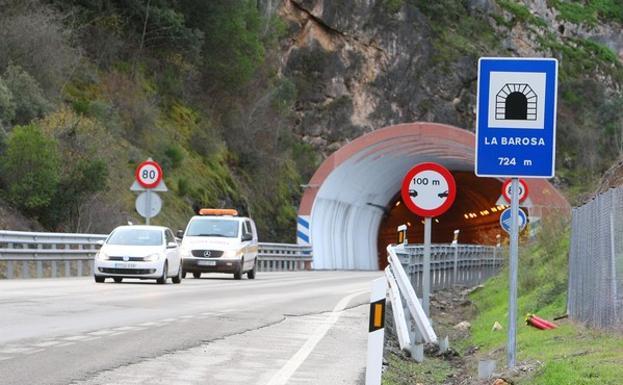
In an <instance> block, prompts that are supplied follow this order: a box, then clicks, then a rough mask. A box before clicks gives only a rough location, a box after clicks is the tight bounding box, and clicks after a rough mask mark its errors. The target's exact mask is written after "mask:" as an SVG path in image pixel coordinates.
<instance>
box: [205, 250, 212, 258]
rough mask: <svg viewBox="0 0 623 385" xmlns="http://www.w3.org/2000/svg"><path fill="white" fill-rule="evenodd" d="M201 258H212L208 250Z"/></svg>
mask: <svg viewBox="0 0 623 385" xmlns="http://www.w3.org/2000/svg"><path fill="white" fill-rule="evenodd" d="M203 256H204V257H206V258H210V257H211V256H212V252H211V251H210V250H206V251H204V252H203Z"/></svg>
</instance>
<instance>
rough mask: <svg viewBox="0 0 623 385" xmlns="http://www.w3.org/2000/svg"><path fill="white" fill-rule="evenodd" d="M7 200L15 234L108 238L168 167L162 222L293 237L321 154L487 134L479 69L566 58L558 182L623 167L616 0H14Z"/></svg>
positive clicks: (4, 25)
mask: <svg viewBox="0 0 623 385" xmlns="http://www.w3.org/2000/svg"><path fill="white" fill-rule="evenodd" d="M0 9H1V12H0V128H2V130H0V133H1V135H0V136H1V137H0V144H1V145H0V199H1V200H2V202H0V203H1V205H0V206H2V208H3V210H4V211H7V212H11V211H12V212H13V214H12V215H9V217H11V218H13V219H6V220H4V222H3V226H4V227H6V228H11V229H26V228H35V229H44V230H52V231H79V232H107V231H109V230H110V229H111V228H112V227H114V226H116V225H118V224H121V223H125V222H127V221H128V220H129V221H133V222H138V221H140V220H141V218H139V217H138V216H137V214H136V213H135V212H134V198H135V196H134V194H133V193H131V192H130V191H129V186H130V185H131V183H132V181H133V171H134V169H135V167H136V165H137V164H138V163H139V162H141V161H142V160H144V159H146V158H148V157H152V158H154V159H155V160H157V161H158V162H160V163H161V164H162V165H163V167H164V172H165V181H166V183H167V185H168V187H169V189H170V192H168V193H167V194H166V195H165V196H164V201H165V203H164V207H163V212H162V213H161V214H160V215H159V216H158V217H157V218H156V219H155V222H156V223H162V224H166V225H169V226H171V227H173V228H177V227H181V226H184V224H185V223H186V221H187V219H188V217H189V216H190V215H192V214H193V210H194V209H196V208H197V207H203V206H210V207H235V208H237V209H239V210H240V211H241V212H243V213H244V214H249V215H252V216H253V217H254V218H256V220H257V222H258V226H259V231H260V236H261V238H262V239H263V240H267V241H268V240H270V241H293V238H294V230H293V229H294V228H295V217H296V208H297V206H298V202H299V199H300V196H301V193H302V190H301V185H302V184H305V183H306V182H307V181H308V180H309V178H310V177H311V175H312V174H313V172H314V170H315V169H316V167H317V166H318V164H319V162H320V161H321V160H322V158H323V157H326V156H327V155H328V154H330V153H331V152H333V151H335V150H336V149H338V148H339V147H340V146H342V145H343V144H344V143H347V142H348V141H350V140H353V139H354V138H356V137H358V136H360V135H362V134H364V133H366V132H369V131H371V130H374V129H377V128H380V127H383V126H387V125H390V124H396V123H402V122H410V121H418V120H423V121H436V122H442V123H449V124H453V125H456V126H459V127H463V128H465V129H468V130H473V128H474V121H475V117H474V110H475V94H476V82H475V80H476V65H477V59H478V57H480V56H553V57H557V58H558V59H559V61H560V84H559V95H560V98H559V115H558V118H559V120H558V157H557V162H558V165H557V170H558V173H557V175H558V176H557V179H556V180H555V183H556V184H557V185H558V186H560V187H561V188H562V189H563V190H564V191H566V192H567V193H568V195H569V197H570V198H571V199H572V201H574V202H575V201H579V200H581V199H582V197H584V196H585V195H586V194H588V193H590V192H591V191H593V190H594V188H595V187H594V186H595V183H596V180H597V179H598V177H599V175H600V174H601V173H602V172H603V171H604V170H606V169H607V168H608V167H609V166H610V165H611V164H612V162H613V161H614V160H615V159H616V158H617V157H618V156H620V155H621V153H623V150H622V149H623V144H622V143H623V139H622V138H623V134H622V133H623V112H622V111H623V109H621V108H620V107H621V105H623V97H622V95H621V81H622V80H623V66H622V65H621V53H622V52H623V38H622V37H621V35H620V33H619V32H620V30H621V24H622V23H623V6H621V5H619V4H618V3H617V2H616V1H613V0H600V1H596V0H594V1H585V2H561V1H557V0H547V1H546V0H529V1H525V2H521V3H520V2H516V1H513V0H461V1H453V0H441V1H435V2H423V1H415V0H376V1H360V0H341V1H327V0H279V1H278V0H211V1H197V0H99V1H87V0H26V1H17V0H0Z"/></svg>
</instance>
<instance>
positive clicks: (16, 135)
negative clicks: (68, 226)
mask: <svg viewBox="0 0 623 385" xmlns="http://www.w3.org/2000/svg"><path fill="white" fill-rule="evenodd" d="M1 160H2V164H1V175H2V181H3V185H4V189H5V193H6V197H7V198H8V200H9V201H10V202H12V203H13V204H14V205H15V206H17V207H18V208H19V209H20V210H22V211H24V212H26V213H28V214H30V215H34V216H37V217H39V216H41V215H42V214H43V213H44V212H45V210H46V209H47V208H48V207H49V206H50V204H51V203H52V197H53V196H54V194H55V192H56V189H57V187H58V183H59V180H60V157H59V153H58V149H57V144H56V141H55V140H53V139H51V138H49V137H47V136H46V135H45V134H44V133H43V131H42V130H41V129H40V128H39V127H38V126H36V125H34V124H33V125H29V126H16V127H15V128H14V129H13V131H12V132H11V133H10V134H9V136H8V137H7V142H6V150H5V152H4V154H3V155H2V157H1Z"/></svg>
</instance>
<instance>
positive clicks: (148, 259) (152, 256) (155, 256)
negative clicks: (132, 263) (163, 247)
mask: <svg viewBox="0 0 623 385" xmlns="http://www.w3.org/2000/svg"><path fill="white" fill-rule="evenodd" d="M159 259H160V254H158V253H155V254H150V255H148V256H146V257H145V258H144V259H143V260H144V261H145V262H156V261H157V260H159Z"/></svg>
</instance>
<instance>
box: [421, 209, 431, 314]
mask: <svg viewBox="0 0 623 385" xmlns="http://www.w3.org/2000/svg"><path fill="white" fill-rule="evenodd" d="M431 222H432V218H431V217H426V218H424V267H423V269H424V276H423V277H422V307H423V308H424V313H426V316H428V317H430V243H431V226H432V224H431Z"/></svg>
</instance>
